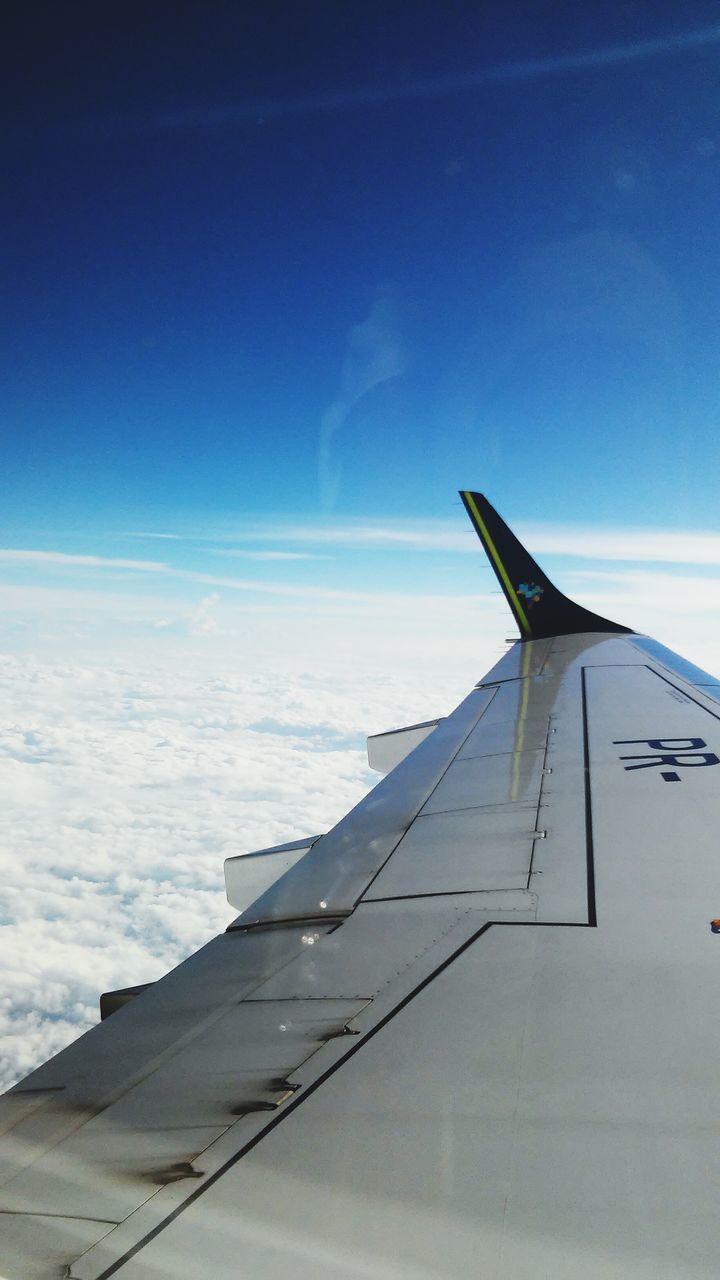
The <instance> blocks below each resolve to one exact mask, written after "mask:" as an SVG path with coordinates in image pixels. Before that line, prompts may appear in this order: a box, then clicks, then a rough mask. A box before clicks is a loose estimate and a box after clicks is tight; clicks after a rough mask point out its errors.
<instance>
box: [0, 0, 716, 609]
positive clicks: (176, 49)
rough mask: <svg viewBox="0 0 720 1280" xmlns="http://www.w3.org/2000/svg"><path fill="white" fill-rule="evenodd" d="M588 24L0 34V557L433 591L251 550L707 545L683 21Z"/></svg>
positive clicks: (93, 8) (13, 576)
mask: <svg viewBox="0 0 720 1280" xmlns="http://www.w3.org/2000/svg"><path fill="white" fill-rule="evenodd" d="M609 9H610V12H608V6H607V5H600V4H594V3H591V4H588V5H583V6H577V5H565V4H552V5H542V4H541V5H538V4H522V3H503V4H497V5H493V4H489V5H477V4H473V3H457V4H454V5H451V6H440V5H437V4H423V3H412V4H410V3H397V4H392V5H387V4H373V3H371V4H364V5H362V6H358V5H355V4H351V3H343V4H329V3H314V4H306V5H299V4H288V5H283V4H268V5H263V6H255V7H251V6H239V5H236V4H231V3H214V4H210V5H199V4H187V5H182V6H179V5H177V4H162V3H157V4H154V5H152V6H146V5H138V4H135V5H133V4H130V5H126V6H123V7H122V8H118V7H117V6H113V7H110V8H108V7H107V6H97V5H95V4H92V5H91V4H84V3H80V4H77V5H73V6H53V5H50V6H48V5H30V6H27V7H23V8H22V11H21V10H20V7H17V9H16V12H15V14H14V18H13V20H12V21H11V25H10V38H9V39H8V40H7V42H6V49H5V52H4V55H3V57H4V59H5V61H6V66H5V68H4V73H3V83H4V91H3V97H4V104H5V114H6V129H5V135H4V141H3V143H2V149H3V152H4V154H3V171H4V173H6V175H8V176H9V181H8V182H7V183H6V192H5V195H4V197H3V224H4V234H3V240H4V245H5V249H6V283H5V289H4V291H5V306H4V309H3V310H4V319H3V325H4V327H5V341H4V343H3V350H4V356H3V363H4V369H3V374H2V387H3V391H2V447H3V474H4V479H5V485H4V500H3V511H2V516H1V517H0V542H1V544H2V546H3V547H5V548H9V549H12V548H21V549H26V550H45V551H49V550H50V551H57V552H63V553H66V554H73V555H94V556H99V557H102V558H105V559H110V560H112V559H116V560H117V559H120V560H123V559H124V560H130V559H139V560H143V561H148V560H151V561H156V560H162V561H163V563H165V562H167V563H169V564H170V565H171V567H173V568H175V569H181V570H183V571H188V572H196V573H205V574H207V575H208V576H212V574H213V572H215V573H217V570H218V569H219V568H222V569H223V571H224V573H225V576H228V571H229V569H230V567H231V566H232V569H233V573H234V575H235V576H238V577H243V578H245V579H247V578H251V579H252V578H257V579H258V580H261V581H269V582H270V583H272V582H273V581H275V580H279V578H280V576H282V581H283V582H286V583H290V584H292V583H308V584H314V585H315V586H316V587H318V588H322V587H324V586H326V587H331V586H332V587H334V588H335V589H339V588H341V587H342V586H348V585H351V586H354V587H356V588H357V589H358V590H364V589H366V588H367V587H368V585H369V584H370V583H373V584H375V585H376V586H385V587H386V588H387V589H388V590H389V591H397V590H399V589H400V586H401V585H402V584H405V585H408V586H410V587H412V589H415V588H416V587H417V588H418V589H419V587H420V584H421V583H422V582H423V580H424V582H425V586H426V589H428V590H432V591H436V592H440V591H442V590H444V589H447V590H450V591H455V590H459V589H461V587H462V581H463V575H464V574H466V568H465V564H464V561H463V562H462V563H460V562H458V560H457V557H456V556H454V555H453V554H450V553H448V554H445V553H444V552H441V551H438V552H437V553H433V556H432V558H431V557H429V556H426V557H424V558H423V561H422V568H420V564H419V560H418V557H417V556H411V555H409V554H406V553H404V552H403V551H402V550H400V549H398V550H397V551H396V552H395V553H390V552H389V551H388V549H387V546H386V547H385V549H384V553H383V554H382V555H380V554H378V550H377V546H375V549H374V550H372V549H371V548H369V547H366V546H364V545H363V543H362V540H360V541H359V542H358V545H357V546H356V547H355V548H353V547H352V545H351V543H349V542H347V540H345V541H344V542H342V539H341V542H342V547H343V550H342V554H341V553H340V552H339V551H338V549H337V548H336V549H335V550H334V551H333V548H332V545H330V546H328V545H326V544H323V545H321V546H318V545H316V543H315V542H314V541H313V540H312V539H310V540H309V541H307V540H306V541H305V542H303V541H302V540H301V541H300V542H298V540H297V539H295V540H293V539H290V540H287V539H286V540H285V541H282V540H281V541H278V539H277V536H275V531H276V530H281V529H283V528H284V529H287V528H288V527H291V526H293V527H298V526H302V527H304V528H306V529H307V528H309V527H310V526H313V527H319V528H320V529H321V531H324V532H325V533H326V532H327V531H328V530H332V529H333V528H335V529H337V531H338V534H340V533H341V531H342V529H345V528H346V527H347V525H348V521H349V520H350V521H352V520H356V521H358V522H360V523H362V522H363V521H367V520H370V521H374V522H375V523H376V524H377V523H380V524H381V525H382V526H383V527H388V521H390V520H392V521H396V522H397V521H399V522H403V521H413V522H416V523H417V522H423V521H424V522H425V523H426V524H427V527H428V529H436V530H437V532H438V536H440V537H442V529H443V528H444V527H445V522H448V521H450V522H451V521H453V520H455V521H457V525H458V528H459V527H461V525H462V521H463V516H462V513H461V512H460V510H459V509H458V508H456V507H455V506H454V505H453V504H455V503H456V490H457V488H458V487H460V486H462V487H465V486H470V487H476V488H480V489H483V490H484V491H486V492H487V493H488V494H489V495H490V497H491V498H492V499H493V500H494V501H496V503H497V505H498V506H499V507H500V509H501V510H502V511H503V513H504V514H506V515H507V516H508V517H509V518H512V519H513V520H520V521H521V522H522V521H525V522H526V523H530V524H534V525H541V524H545V525H552V526H553V527H556V526H558V525H561V524H565V525H567V526H568V527H569V528H570V529H574V528H576V527H577V526H578V525H580V524H581V525H583V526H584V527H585V528H593V527H597V528H605V529H608V530H612V529H616V528H617V527H638V528H645V527H647V528H651V529H653V530H660V531H662V530H671V531H672V530H681V531H682V530H686V531H687V530H711V531H712V530H713V529H716V528H717V527H718V518H717V493H718V483H719V482H720V443H719V442H718V440H719V433H718V430H717V427H718V420H719V417H720V414H719V410H720V385H719V384H718V376H717V366H718V351H720V320H719V318H718V307H717V298H718V295H719V292H720V291H719V288H718V286H719V285H720V273H719V271H718V249H719V248H720V222H719V220H718V218H717V209H718V207H719V205H720V202H719V200H718V196H719V195H720V183H719V170H718V166H719V165H720V127H719V121H718V105H717V93H716V75H717V72H716V68H717V60H718V57H719V56H720V23H718V21H717V19H718V14H717V8H716V6H714V5H708V4H691V5H689V6H687V7H685V9H684V10H683V12H682V14H680V12H679V11H678V9H677V7H676V6H671V5H664V4H658V5H655V6H653V7H652V9H648V7H647V6H633V5H617V6H609ZM437 522H443V523H442V526H441V525H438V524H437ZM250 529H252V530H254V536H255V540H253V538H250V539H249V540H248V539H247V538H246V534H247V531H248V530H250ZM258 529H260V531H261V532H262V530H263V529H264V530H265V532H266V535H267V536H266V537H265V539H264V541H263V540H262V539H261V540H260V542H258V541H257V534H258ZM138 531H140V532H145V533H155V534H157V533H174V534H180V535H183V536H182V537H179V538H176V539H173V540H170V539H167V540H162V539H157V538H138V537H136V536H135V535H136V534H137V533H138ZM212 535H217V536H218V537H220V538H221V539H222V537H225V538H226V539H227V538H228V537H230V538H235V548H236V550H237V549H238V548H239V549H241V550H244V553H245V554H244V555H243V556H242V557H235V559H234V560H233V559H230V557H228V556H227V555H225V556H224V557H221V556H220V555H218V554H217V553H218V552H219V551H224V552H227V551H228V549H230V546H231V545H232V544H228V543H227V542H225V543H223V542H222V541H219V542H218V543H217V545H215V544H214V543H213V540H212ZM158 548H161V549H162V552H163V554H162V555H160V554H159V550H158ZM253 550H254V551H255V552H257V551H258V550H265V551H268V550H272V551H275V552H284V553H285V555H286V556H287V555H289V553H293V554H294V555H295V556H297V555H298V554H304V556H305V557H307V558H303V559H285V560H281V559H277V558H275V559H261V558H258V557H257V555H255V556H253V555H248V554H247V552H252V551H253ZM320 555H322V556H324V557H327V558H322V559H321V558H310V557H311V556H313V557H318V556H320ZM71 567H72V566H71V565H70V564H69V563H66V564H64V565H63V564H62V562H59V561H55V562H54V564H53V562H51V561H48V560H45V561H43V562H38V561H33V560H32V559H28V560H25V561H24V562H18V561H13V562H6V563H4V564H3V565H2V566H0V573H1V574H2V575H10V577H9V581H11V582H17V581H18V580H20V579H22V580H23V581H26V582H33V583H40V582H42V583H45V584H48V583H50V582H52V581H55V580H56V579H57V577H58V574H61V575H62V574H64V575H65V579H64V580H66V579H67V574H68V573H69V572H70V569H71ZM75 567H76V568H77V569H78V571H79V573H80V579H82V581H84V582H86V583H87V582H88V581H89V575H88V572H87V570H88V568H89V566H87V565H82V564H80V563H77V564H76V566H75ZM550 567H552V565H551V566H550ZM95 568H96V569H97V570H98V572H99V573H102V574H103V576H104V579H105V581H106V582H107V580H108V573H107V572H105V570H107V569H111V570H118V571H119V570H120V569H121V568H122V566H112V565H110V566H105V567H104V568H103V566H101V565H96V566H95ZM128 572H130V573H132V575H133V580H134V584H135V586H137V584H138V581H140V580H142V582H144V583H145V584H146V589H147V590H153V591H156V590H157V582H158V578H157V574H155V575H154V576H152V574H150V573H149V571H145V570H143V569H138V570H137V572H133V571H132V570H128ZM221 576H222V575H221ZM80 579H78V581H79V580H80ZM151 581H152V586H150V583H151ZM180 581H181V580H180V579H177V580H176V582H175V584H174V586H175V589H176V590H180ZM182 581H183V582H187V583H189V582H190V581H191V580H189V579H187V580H186V579H183V580H182ZM465 581H466V582H467V577H466V578H465ZM196 585H197V584H196ZM209 585H210V586H211V587H212V584H209ZM115 589H117V590H118V591H121V590H122V589H123V587H122V581H121V579H120V578H119V577H118V576H117V574H116V575H115ZM190 589H191V588H190V587H189V586H188V591H189V590H190ZM193 589H194V588H193Z"/></svg>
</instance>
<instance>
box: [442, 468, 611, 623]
mask: <svg viewBox="0 0 720 1280" xmlns="http://www.w3.org/2000/svg"><path fill="white" fill-rule="evenodd" d="M460 497H461V498H462V500H463V503H464V504H465V510H466V511H467V513H468V515H469V516H470V519H471V520H472V522H473V525H474V526H475V530H476V532H477V535H478V537H479V539H480V541H481V542H482V544H483V546H484V548H485V550H486V552H487V555H488V559H489V561H490V563H491V565H492V567H493V569H494V570H495V574H496V577H497V579H498V582H499V583H500V586H501V587H502V589H503V592H504V594H505V599H506V600H507V602H508V604H509V605H510V608H511V609H512V612H513V616H514V618H515V621H516V622H517V624H518V627H519V628H520V639H521V640H543V639H546V638H547V637H549V636H566V635H573V634H574V633H575V632H578V631H615V632H623V633H624V634H626V635H628V634H629V635H632V634H633V632H632V629H631V628H630V627H621V626H620V624H619V623H617V622H610V621H609V619H608V618H601V617H600V616H599V615H598V614H597V613H591V612H590V611H589V609H583V607H582V605H579V604H575V602H574V601H573V600H569V599H568V597H567V596H564V595H563V593H562V591H558V589H557V587H554V586H553V584H552V582H550V580H549V578H548V577H547V576H546V575H545V574H544V573H543V571H542V569H541V568H540V567H539V565H538V564H536V563H535V561H534V560H533V558H532V556H531V555H530V554H529V552H527V551H526V550H525V548H524V546H523V545H522V543H521V542H519V541H518V539H517V538H516V537H515V534H514V533H513V532H512V530H510V529H508V526H507V525H506V524H505V521H504V520H503V519H502V518H501V517H500V516H499V515H498V513H497V511H496V510H495V508H494V507H493V506H491V505H490V503H489V502H488V500H487V498H485V497H483V495H482V494H481V493H471V492H470V491H468V490H464V489H461V490H460Z"/></svg>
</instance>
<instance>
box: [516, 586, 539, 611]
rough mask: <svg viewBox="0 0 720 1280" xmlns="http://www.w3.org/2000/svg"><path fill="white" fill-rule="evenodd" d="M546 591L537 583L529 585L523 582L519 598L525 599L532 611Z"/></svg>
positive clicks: (519, 590)
mask: <svg viewBox="0 0 720 1280" xmlns="http://www.w3.org/2000/svg"><path fill="white" fill-rule="evenodd" d="M544 590H545V588H544V587H539V586H538V585H537V583H535V582H531V583H529V584H528V583H527V582H521V583H520V585H519V587H518V589H517V592H518V595H519V596H523V597H524V600H525V603H526V605H527V607H528V609H532V607H533V605H534V604H537V603H538V601H539V599H540V597H541V595H542V593H543V591H544Z"/></svg>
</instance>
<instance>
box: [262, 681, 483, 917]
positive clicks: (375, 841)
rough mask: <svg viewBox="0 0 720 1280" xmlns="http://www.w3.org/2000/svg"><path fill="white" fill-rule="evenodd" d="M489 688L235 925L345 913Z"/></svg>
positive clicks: (470, 722)
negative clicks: (240, 922)
mask: <svg viewBox="0 0 720 1280" xmlns="http://www.w3.org/2000/svg"><path fill="white" fill-rule="evenodd" d="M495 692H496V690H495V689H475V690H473V692H472V693H471V694H469V695H468V697H467V698H465V699H464V700H463V702H461V703H460V705H459V707H456V709H455V711H453V713H452V715H449V716H447V717H446V718H445V719H444V720H443V721H441V723H440V724H439V725H438V727H437V729H436V730H435V731H434V733H431V734H430V736H429V737H428V738H426V739H425V741H424V742H421V743H420V746H419V747H417V748H416V749H415V751H413V752H412V753H411V755H410V756H408V757H407V758H406V759H405V760H403V761H402V763H401V764H399V765H398V767H397V768H396V769H394V770H393V772H392V773H391V774H390V775H389V776H388V777H387V778H383V780H382V782H379V783H378V785H377V786H376V787H375V789H374V790H373V791H371V792H370V794H369V795H368V796H366V797H365V799H364V800H361V801H360V804H359V805H357V806H356V808H355V809H353V810H352V811H351V812H350V813H349V814H348V815H347V816H346V817H345V818H343V819H342V820H341V821H340V822H339V823H338V824H337V826H336V827H334V828H333V830H332V831H330V832H328V834H327V835H325V836H323V837H322V838H321V839H320V840H318V842H317V844H315V845H314V846H313V848H312V849H311V850H310V852H309V853H308V854H306V856H305V857H304V858H303V860H302V862H300V863H299V864H298V865H297V866H295V867H293V868H292V869H291V870H290V871H288V873H287V874H286V875H285V876H283V877H282V879H281V880H280V881H279V882H278V883H277V884H276V885H273V887H272V889H270V890H268V892H267V893H266V894H263V896H262V897H261V898H259V899H258V901H257V902H256V903H254V904H253V905H252V907H251V908H249V910H248V911H247V912H246V913H245V914H244V916H243V919H242V923H243V924H244V923H246V922H250V923H253V922H256V921H257V922H263V921H264V922H267V921H272V920H283V919H303V918H305V919H317V918H318V917H320V916H322V915H323V914H327V915H328V916H338V915H347V914H349V912H350V911H352V909H353V907H354V906H355V903H356V902H357V901H358V899H359V898H360V896H361V895H362V893H363V891H364V890H365V888H366V887H367V885H368V883H369V882H370V880H371V879H372V878H373V876H374V875H375V874H376V872H377V871H378V870H379V869H380V867H381V866H382V864H383V863H384V862H385V860H386V858H388V857H389V856H390V854H391V853H392V851H393V849H394V848H395V845H396V844H397V843H398V841H399V840H400V838H401V836H403V835H404V833H405V831H406V830H407V828H408V827H409V826H410V823H411V822H412V821H413V818H414V817H415V815H416V814H417V813H418V811H419V809H420V808H421V807H422V805H423V804H424V802H425V800H426V799H427V797H428V795H429V794H430V792H431V791H432V790H433V788H434V787H435V786H436V785H437V783H438V781H439V779H440V778H442V776H443V774H444V773H445V771H446V769H447V767H448V765H449V764H450V762H451V761H452V759H453V757H454V756H455V755H456V753H457V751H458V750H459V749H460V747H461V746H462V744H463V742H464V741H465V739H466V738H467V736H468V734H469V733H470V731H471V729H473V728H474V726H475V724H476V723H477V721H478V720H479V718H480V716H481V715H482V714H483V712H484V711H485V710H486V708H487V707H488V706H489V705H490V703H491V701H492V698H493V696H494V694H495Z"/></svg>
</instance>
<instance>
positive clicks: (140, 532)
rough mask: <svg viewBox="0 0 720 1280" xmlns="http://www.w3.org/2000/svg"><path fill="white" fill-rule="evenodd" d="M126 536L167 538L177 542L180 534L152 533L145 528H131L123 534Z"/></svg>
mask: <svg viewBox="0 0 720 1280" xmlns="http://www.w3.org/2000/svg"><path fill="white" fill-rule="evenodd" d="M124 537H126V538H167V539H169V540H170V541H172V542H179V541H180V538H181V534H179V533H154V532H150V530H147V529H132V530H130V531H129V532H128V533H126V534H125V535H124Z"/></svg>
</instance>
